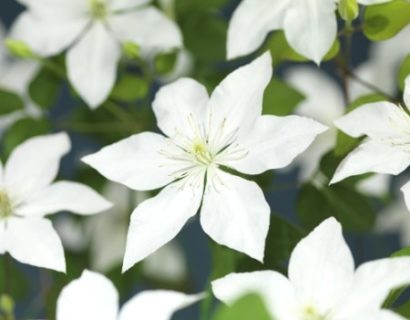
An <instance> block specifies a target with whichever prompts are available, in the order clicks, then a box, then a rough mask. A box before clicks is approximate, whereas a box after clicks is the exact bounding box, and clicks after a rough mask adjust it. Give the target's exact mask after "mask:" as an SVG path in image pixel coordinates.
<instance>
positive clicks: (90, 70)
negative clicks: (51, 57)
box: [67, 22, 121, 109]
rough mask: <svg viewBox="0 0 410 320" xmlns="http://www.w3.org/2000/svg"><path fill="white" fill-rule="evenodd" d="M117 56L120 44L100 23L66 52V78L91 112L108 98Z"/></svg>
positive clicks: (119, 54)
mask: <svg viewBox="0 0 410 320" xmlns="http://www.w3.org/2000/svg"><path fill="white" fill-rule="evenodd" d="M120 56H121V49H120V46H119V44H118V43H117V41H116V40H115V39H114V37H113V36H112V35H111V34H110V32H109V31H108V30H107V28H106V26H105V25H103V24H102V23H99V22H97V23H93V24H92V25H91V27H90V29H88V30H87V32H86V33H85V34H84V35H83V36H82V37H81V38H80V39H79V40H78V42H77V43H76V44H75V45H74V46H73V47H72V48H70V50H69V51H68V53H67V73H68V78H69V80H70V82H71V84H72V85H73V87H74V88H75V89H76V91H77V92H78V93H79V95H80V96H81V97H82V98H83V99H84V101H85V102H86V103H87V104H88V105H89V106H90V107H91V108H93V109H94V108H97V107H98V106H99V105H100V104H101V103H103V102H104V101H105V100H106V99H107V97H108V95H109V94H110V92H111V89H112V88H113V86H114V83H115V79H116V76H117V63H118V60H119V59H120Z"/></svg>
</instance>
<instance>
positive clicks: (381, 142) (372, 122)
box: [331, 76, 410, 208]
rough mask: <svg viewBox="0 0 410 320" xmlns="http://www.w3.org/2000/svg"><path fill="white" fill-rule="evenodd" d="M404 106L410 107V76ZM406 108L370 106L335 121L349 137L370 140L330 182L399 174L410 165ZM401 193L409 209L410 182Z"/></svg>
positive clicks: (409, 121)
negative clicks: (363, 137) (361, 137)
mask: <svg viewBox="0 0 410 320" xmlns="http://www.w3.org/2000/svg"><path fill="white" fill-rule="evenodd" d="M404 103H405V104H406V106H407V108H408V107H409V106H410V76H409V77H408V78H407V79H406V90H405V92H404ZM404 108H405V107H404V106H397V105H395V104H393V103H390V102H376V103H370V104H366V105H363V106H361V107H359V108H357V109H355V110H354V111H352V112H350V113H348V114H347V115H345V116H343V117H341V118H340V119H338V120H336V121H335V125H336V126H337V127H338V128H339V129H340V130H342V131H343V132H345V133H346V134H348V135H350V136H352V137H360V136H367V139H365V141H364V142H363V143H361V144H360V145H359V146H358V147H357V148H356V149H355V150H353V151H352V152H351V153H350V154H349V155H348V156H347V157H346V158H345V159H344V160H343V161H342V163H341V164H340V165H339V167H338V168H337V169H336V172H335V174H334V176H333V178H332V180H331V183H337V182H339V181H341V180H343V179H345V178H347V177H350V176H354V175H360V174H364V173H367V172H375V173H384V174H390V175H397V174H399V173H401V172H403V171H404V170H405V169H406V168H407V167H408V166H409V165H410V148H409V142H410V116H409V114H408V109H404ZM401 190H402V191H403V193H404V197H405V200H406V204H407V206H408V207H409V208H410V183H407V184H405V185H404V186H403V187H402V189H401Z"/></svg>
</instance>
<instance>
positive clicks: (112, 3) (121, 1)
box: [108, 0, 150, 11]
mask: <svg viewBox="0 0 410 320" xmlns="http://www.w3.org/2000/svg"><path fill="white" fill-rule="evenodd" d="M149 2H150V0H108V6H109V8H110V10H112V11H116V10H127V9H132V8H135V7H139V6H142V5H144V4H147V3H149Z"/></svg>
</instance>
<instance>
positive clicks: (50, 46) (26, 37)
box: [10, 12, 89, 57]
mask: <svg viewBox="0 0 410 320" xmlns="http://www.w3.org/2000/svg"><path fill="white" fill-rule="evenodd" d="M50 14H51V15H52V16H53V15H56V12H51V13H50ZM57 16H59V17H60V20H56V19H44V18H42V17H39V16H37V15H35V14H34V13H30V12H23V13H22V14H20V16H19V17H18V18H17V19H16V21H15V22H14V24H13V26H12V29H11V32H10V38H13V39H18V40H21V41H23V42H25V43H26V44H27V45H29V46H30V48H32V50H33V51H34V52H35V53H37V54H39V55H41V56H45V57H47V56H52V55H56V54H58V53H61V52H62V51H63V50H65V49H66V48H67V47H68V46H69V45H70V44H71V43H73V42H74V40H75V39H76V38H77V37H78V36H79V35H80V34H81V32H82V31H83V30H84V29H85V28H86V26H87V24H88V23H89V19H88V17H87V16H85V15H84V16H78V17H70V18H67V17H64V16H61V15H58V14H57Z"/></svg>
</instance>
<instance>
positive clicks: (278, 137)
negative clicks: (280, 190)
mask: <svg viewBox="0 0 410 320" xmlns="http://www.w3.org/2000/svg"><path fill="white" fill-rule="evenodd" d="M326 130H327V127H325V126H323V125H322V124H320V123H318V122H316V121H314V120H311V119H308V118H304V117H299V116H287V117H277V116H262V117H259V118H258V119H257V120H256V122H255V126H254V128H253V130H252V131H251V132H249V133H248V134H247V135H245V136H243V137H241V139H240V140H239V141H238V143H239V145H240V148H241V149H243V150H244V151H246V152H247V155H246V156H243V157H242V158H240V159H237V158H235V157H230V155H229V151H230V149H229V148H228V149H226V150H225V152H223V153H222V154H221V155H220V159H221V161H222V163H223V164H225V165H227V166H229V167H232V168H235V169H236V170H238V171H240V172H243V173H247V174H259V173H262V172H264V171H266V170H269V169H278V168H283V167H285V166H287V165H289V164H290V163H291V162H292V160H293V159H295V158H296V156H298V155H299V154H300V153H302V152H303V151H305V150H306V149H307V148H308V147H309V145H310V144H311V143H312V142H313V141H314V139H315V138H316V136H317V135H318V134H320V133H322V132H324V131H326ZM230 158H231V159H230ZM225 159H228V160H225Z"/></svg>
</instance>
